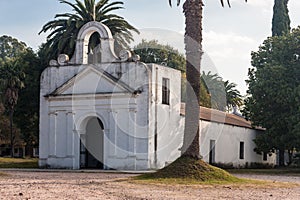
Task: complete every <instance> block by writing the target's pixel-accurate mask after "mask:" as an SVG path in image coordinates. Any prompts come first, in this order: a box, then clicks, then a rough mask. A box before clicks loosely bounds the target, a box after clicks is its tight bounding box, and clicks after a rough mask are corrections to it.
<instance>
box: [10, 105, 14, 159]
mask: <svg viewBox="0 0 300 200" xmlns="http://www.w3.org/2000/svg"><path fill="white" fill-rule="evenodd" d="M13 113H14V111H13V110H10V112H9V123H10V124H9V125H10V147H11V153H10V156H11V157H12V158H13V157H14V135H13Z"/></svg>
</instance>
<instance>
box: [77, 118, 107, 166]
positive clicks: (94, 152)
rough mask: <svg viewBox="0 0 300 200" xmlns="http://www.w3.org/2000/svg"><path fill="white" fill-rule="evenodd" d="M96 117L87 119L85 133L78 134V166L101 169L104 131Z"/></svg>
mask: <svg viewBox="0 0 300 200" xmlns="http://www.w3.org/2000/svg"><path fill="white" fill-rule="evenodd" d="M103 129H104V127H103V123H102V122H101V120H100V119H99V118H97V117H92V118H90V119H89V120H88V122H87V124H86V128H85V134H83V135H81V136H80V168H94V169H103V168H104V164H103V157H104V156H103V155H104V148H103V147H104V143H103V138H104V131H103Z"/></svg>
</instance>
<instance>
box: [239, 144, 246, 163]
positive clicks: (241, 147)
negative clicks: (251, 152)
mask: <svg viewBox="0 0 300 200" xmlns="http://www.w3.org/2000/svg"><path fill="white" fill-rule="evenodd" d="M244 148H245V145H244V142H240V159H244V152H245V149H244Z"/></svg>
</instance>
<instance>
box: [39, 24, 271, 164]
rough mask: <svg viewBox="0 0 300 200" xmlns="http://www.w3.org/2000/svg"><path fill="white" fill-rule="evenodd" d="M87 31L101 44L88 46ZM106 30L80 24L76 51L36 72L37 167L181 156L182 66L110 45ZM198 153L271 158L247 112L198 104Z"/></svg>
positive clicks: (213, 159) (234, 159) (216, 158)
mask: <svg viewBox="0 0 300 200" xmlns="http://www.w3.org/2000/svg"><path fill="white" fill-rule="evenodd" d="M92 34H98V35H99V37H100V41H101V42H100V45H99V46H98V47H97V48H95V49H94V50H93V51H92V52H89V49H88V44H89V39H90V37H91V35H92ZM113 46H114V40H113V38H112V35H111V32H110V30H109V29H108V28H107V27H106V26H105V25H103V24H102V23H99V22H89V23H87V24H86V25H84V26H83V27H82V28H81V30H80V32H79V34H78V38H77V43H76V48H75V52H74V55H73V57H72V58H71V59H69V58H68V56H67V55H64V54H62V55H60V56H59V57H58V59H57V61H55V60H52V61H51V62H50V66H49V67H48V68H46V69H45V70H44V72H43V73H42V75H41V89H40V137H39V140H40V141H39V145H40V147H39V166H40V167H44V168H45V167H46V168H69V169H80V168H97V169H118V170H150V169H158V168H162V167H164V166H165V165H166V164H168V163H170V162H172V161H174V160H175V159H176V158H178V157H179V156H180V150H179V149H180V147H181V145H182V141H183V128H184V120H183V119H184V107H183V106H182V104H181V102H180V99H181V94H180V85H181V73H180V72H179V71H177V70H174V69H171V68H168V67H164V66H160V65H156V64H145V63H142V62H140V61H139V58H138V56H131V54H130V52H128V51H121V52H120V54H119V55H118V56H117V55H116V54H115V52H114V48H113ZM199 120H200V122H201V136H200V143H201V144H200V145H201V152H200V153H201V155H202V156H203V159H204V160H205V161H207V162H210V163H222V164H232V165H233V166H235V167H242V166H245V165H246V164H250V163H268V164H275V156H274V155H270V156H269V155H267V156H265V155H258V154H256V153H255V152H254V151H253V149H254V148H255V144H254V142H253V139H254V138H255V137H256V135H257V134H262V133H261V132H262V130H259V129H255V128H252V127H251V124H250V123H249V122H247V121H246V120H245V119H243V118H241V117H239V116H236V115H233V114H228V113H227V114H226V113H223V112H220V111H216V110H212V109H207V108H201V115H200V116H199Z"/></svg>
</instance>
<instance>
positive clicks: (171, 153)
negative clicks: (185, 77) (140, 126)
mask: <svg viewBox="0 0 300 200" xmlns="http://www.w3.org/2000/svg"><path fill="white" fill-rule="evenodd" d="M148 66H149V68H150V69H151V71H152V84H151V85H152V101H151V113H152V116H151V118H152V120H151V121H152V124H151V127H152V130H153V132H152V133H153V134H152V135H151V137H150V141H149V145H150V147H149V152H150V154H149V156H150V160H151V161H152V162H151V168H162V167H164V166H165V165H166V164H168V163H170V162H173V161H174V160H175V159H176V158H177V157H179V156H180V152H179V151H178V149H179V148H180V145H181V140H182V139H183V137H182V136H183V135H182V133H183V121H182V120H181V117H180V104H181V102H180V100H181V88H180V85H181V73H180V71H178V70H174V69H172V68H168V67H163V66H159V65H155V64H149V65H148ZM163 78H168V79H169V80H170V104H169V105H165V104H162V79H163ZM178 86H179V87H178ZM155 135H157V151H155V149H154V145H155Z"/></svg>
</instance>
